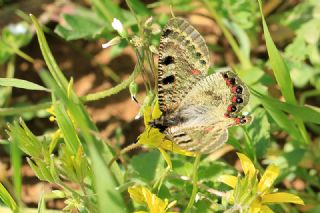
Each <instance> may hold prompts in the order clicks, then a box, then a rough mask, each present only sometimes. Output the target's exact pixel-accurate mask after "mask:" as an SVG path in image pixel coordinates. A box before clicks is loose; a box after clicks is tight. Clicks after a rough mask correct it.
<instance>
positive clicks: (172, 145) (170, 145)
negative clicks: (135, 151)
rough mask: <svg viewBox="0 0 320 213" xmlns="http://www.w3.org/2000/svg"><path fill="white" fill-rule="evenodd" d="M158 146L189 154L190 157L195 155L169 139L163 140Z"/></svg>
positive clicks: (181, 153)
mask: <svg viewBox="0 0 320 213" xmlns="http://www.w3.org/2000/svg"><path fill="white" fill-rule="evenodd" d="M159 147H160V148H162V149H166V150H168V151H171V152H174V153H177V154H180V155H186V156H191V157H195V156H196V153H194V152H190V151H187V150H184V149H182V148H181V147H180V146H178V145H177V144H175V143H174V142H172V141H169V140H163V141H162V142H161V143H160V145H159Z"/></svg>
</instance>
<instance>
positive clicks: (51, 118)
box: [47, 105, 56, 122]
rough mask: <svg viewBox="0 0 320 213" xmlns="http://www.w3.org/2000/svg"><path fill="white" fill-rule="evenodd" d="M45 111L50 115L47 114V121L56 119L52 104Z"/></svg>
mask: <svg viewBox="0 0 320 213" xmlns="http://www.w3.org/2000/svg"><path fill="white" fill-rule="evenodd" d="M47 112H49V113H50V114H51V115H50V116H49V121H51V122H54V121H55V120H56V113H55V111H54V106H53V105H51V106H50V107H49V108H48V109H47Z"/></svg>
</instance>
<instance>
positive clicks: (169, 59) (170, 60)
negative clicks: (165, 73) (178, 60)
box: [162, 55, 174, 66]
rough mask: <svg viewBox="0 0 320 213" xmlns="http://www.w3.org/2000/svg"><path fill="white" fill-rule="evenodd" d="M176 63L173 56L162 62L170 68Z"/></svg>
mask: <svg viewBox="0 0 320 213" xmlns="http://www.w3.org/2000/svg"><path fill="white" fill-rule="evenodd" d="M173 63H174V58H173V57H172V56H170V55H169V56H167V57H165V58H164V59H163V60H162V64H164V65H166V66H168V65H169V64H173Z"/></svg>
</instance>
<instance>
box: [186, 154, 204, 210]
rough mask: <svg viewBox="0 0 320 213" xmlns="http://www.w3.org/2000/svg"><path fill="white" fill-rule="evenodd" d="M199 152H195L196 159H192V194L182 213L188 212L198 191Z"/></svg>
mask: <svg viewBox="0 0 320 213" xmlns="http://www.w3.org/2000/svg"><path fill="white" fill-rule="evenodd" d="M200 156H201V154H200V153H197V155H196V159H195V160H194V164H193V174H192V194H191V198H190V200H189V203H188V206H187V208H186V210H185V211H184V213H189V212H190V211H191V208H192V206H193V204H194V200H195V198H196V194H197V192H198V184H197V182H198V168H199V164H200Z"/></svg>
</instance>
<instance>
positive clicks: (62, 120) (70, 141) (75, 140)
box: [53, 103, 80, 154]
mask: <svg viewBox="0 0 320 213" xmlns="http://www.w3.org/2000/svg"><path fill="white" fill-rule="evenodd" d="M53 106H54V111H55V113H56V121H57V123H58V126H59V128H60V130H61V132H62V135H63V137H64V139H65V143H66V145H67V146H68V147H69V148H70V150H72V152H73V154H75V153H77V151H78V148H79V146H80V139H79V137H78V135H77V131H76V129H75V127H74V125H73V123H72V120H71V119H70V117H69V115H68V113H67V112H66V109H65V108H64V107H63V106H62V104H61V103H55V104H54V105H53Z"/></svg>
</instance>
